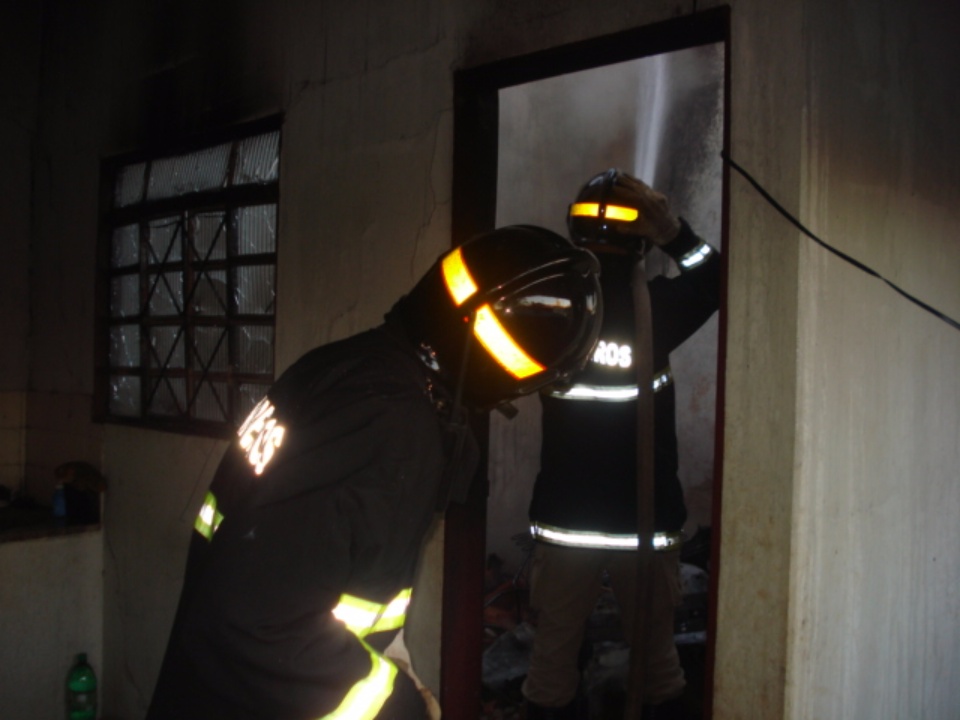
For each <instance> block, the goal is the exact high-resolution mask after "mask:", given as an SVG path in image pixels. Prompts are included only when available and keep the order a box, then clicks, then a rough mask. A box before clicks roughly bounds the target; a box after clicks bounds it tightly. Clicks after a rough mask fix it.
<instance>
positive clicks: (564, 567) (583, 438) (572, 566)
mask: <svg viewBox="0 0 960 720" xmlns="http://www.w3.org/2000/svg"><path fill="white" fill-rule="evenodd" d="M568 226H569V228H570V231H571V235H572V238H573V240H574V242H575V243H576V244H578V245H581V246H583V247H586V248H589V249H591V250H592V251H593V252H594V253H595V254H596V255H597V257H598V258H599V259H600V264H601V284H602V287H603V303H604V317H603V328H602V330H601V333H600V340H599V343H598V346H597V349H596V352H595V354H594V356H593V358H592V361H591V362H590V363H589V364H588V366H587V368H585V369H584V370H583V371H582V372H580V373H578V374H577V375H575V376H574V377H573V378H572V382H571V384H570V385H569V386H567V387H558V386H551V387H549V388H546V389H545V390H542V391H541V393H540V398H541V405H542V436H543V439H542V446H541V459H540V472H539V474H538V476H537V480H536V482H535V484H534V490H533V498H532V501H531V504H530V521H531V530H532V532H533V534H534V536H535V537H536V539H537V540H538V542H537V546H536V548H535V554H534V559H533V565H532V569H531V578H530V581H531V599H530V603H531V608H532V610H533V613H534V617H535V618H536V620H535V622H536V625H537V627H536V634H535V637H534V645H533V651H532V656H531V661H530V670H529V674H528V675H527V678H526V680H525V681H524V685H523V693H524V696H525V698H526V701H527V703H526V704H527V718H529V720H535V719H536V718H546V719H566V718H578V717H585V716H584V715H581V714H578V713H579V711H578V708H577V703H576V702H575V699H576V694H577V688H578V684H579V681H580V670H579V668H578V655H579V652H580V648H581V643H582V641H583V637H584V632H585V626H586V623H587V620H588V619H589V617H590V615H591V613H592V612H593V610H594V607H595V606H596V603H597V598H598V591H599V589H600V580H601V573H602V572H603V571H604V570H606V571H607V574H608V576H609V578H610V581H611V585H612V588H613V591H614V594H615V596H616V598H617V601H618V605H619V607H620V609H621V618H622V621H623V626H624V631H625V636H626V637H627V638H632V637H633V627H634V604H635V603H634V597H635V594H636V592H635V591H636V573H637V560H636V552H635V550H636V548H637V542H638V541H637V509H636V508H637V500H636V487H637V486H636V483H637V480H636V477H637V476H636V473H637V456H636V447H637V445H636V443H637V383H636V370H635V367H634V357H633V355H632V353H633V345H634V343H633V340H634V337H635V335H636V326H635V316H634V296H633V289H632V281H633V277H634V272H635V269H636V267H637V263H638V262H639V260H640V259H641V258H642V255H643V251H644V247H645V243H647V242H652V243H654V244H655V245H657V246H659V247H660V249H661V250H662V251H664V252H665V253H666V254H667V255H668V256H670V257H671V258H672V259H673V260H674V261H675V262H676V263H677V265H678V267H679V269H680V274H679V275H678V276H677V277H674V278H667V277H664V276H659V277H656V278H654V279H653V280H652V281H650V282H649V284H648V289H649V295H650V313H651V316H652V325H653V327H652V336H653V355H654V357H653V363H654V364H653V368H654V375H653V390H654V400H653V404H654V422H655V427H654V493H655V503H654V505H655V508H654V531H655V535H654V549H655V551H656V552H655V553H654V557H655V560H654V566H653V571H652V573H653V574H652V582H653V588H652V592H651V595H652V597H653V607H652V608H651V617H650V618H649V619H648V627H649V628H650V636H649V637H650V642H649V645H648V647H647V648H646V653H645V658H646V662H645V665H644V673H643V677H644V685H645V687H644V688H643V690H642V697H643V702H644V704H645V706H647V705H648V706H650V707H649V708H647V707H645V713H646V715H645V716H648V717H656V718H668V717H669V718H673V717H678V715H673V714H668V713H672V712H679V708H678V706H679V704H680V702H679V700H678V698H679V696H680V695H681V694H682V692H683V688H684V686H685V680H684V675H683V670H682V668H681V667H680V662H679V657H678V654H677V649H676V646H675V644H674V640H673V631H674V612H675V607H676V605H677V603H678V602H679V600H680V584H679V556H680V544H681V534H680V533H681V529H682V527H683V524H684V523H685V522H686V516H687V513H686V506H685V503H684V498H683V490H682V488H681V485H680V481H679V479H678V476H677V470H678V460H677V436H676V427H675V425H676V423H675V409H674V404H675V394H674V387H673V379H672V375H671V371H670V357H669V356H670V352H671V351H673V350H674V349H676V348H677V347H678V346H679V345H680V344H681V343H683V342H684V341H685V340H686V339H687V338H689V337H690V336H691V335H692V334H693V333H694V332H695V331H696V330H697V329H699V328H700V327H701V326H702V325H703V324H704V323H705V322H706V321H707V319H708V318H709V317H710V316H711V315H712V314H713V313H714V311H715V310H716V309H717V305H718V298H719V283H720V258H719V253H717V252H716V251H715V250H714V249H713V248H711V247H710V246H709V245H707V244H706V243H704V242H703V241H702V240H700V238H698V237H697V236H696V235H695V234H694V232H693V231H692V230H691V229H690V226H689V225H687V223H686V222H685V221H684V220H682V219H680V218H678V217H675V216H674V215H672V214H671V213H670V212H669V209H668V207H667V200H666V198H665V197H664V196H663V195H661V194H660V193H657V192H654V191H653V190H651V189H650V188H649V187H648V186H646V185H645V184H643V183H642V182H640V181H639V180H637V179H635V178H633V177H631V176H630V175H628V174H626V173H624V172H621V171H618V170H615V169H612V170H608V171H606V172H603V173H600V174H599V175H597V176H595V177H594V178H592V179H591V180H590V181H589V182H588V183H587V184H586V185H585V186H584V187H583V189H582V190H581V191H580V194H579V195H578V197H577V199H576V201H575V202H574V203H573V204H572V205H571V206H570V210H569V214H568ZM631 551H633V552H631Z"/></svg>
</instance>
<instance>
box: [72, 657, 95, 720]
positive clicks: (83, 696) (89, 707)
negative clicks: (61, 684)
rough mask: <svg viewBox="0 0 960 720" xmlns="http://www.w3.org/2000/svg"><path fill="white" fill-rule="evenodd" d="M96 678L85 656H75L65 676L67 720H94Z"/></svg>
mask: <svg viewBox="0 0 960 720" xmlns="http://www.w3.org/2000/svg"><path fill="white" fill-rule="evenodd" d="M96 718H97V676H96V675H95V674H94V672H93V668H92V667H90V664H89V663H88V662H87V654H86V653H80V654H79V655H77V658H76V662H75V663H74V664H73V667H72V668H70V672H69V674H68V675H67V720H96Z"/></svg>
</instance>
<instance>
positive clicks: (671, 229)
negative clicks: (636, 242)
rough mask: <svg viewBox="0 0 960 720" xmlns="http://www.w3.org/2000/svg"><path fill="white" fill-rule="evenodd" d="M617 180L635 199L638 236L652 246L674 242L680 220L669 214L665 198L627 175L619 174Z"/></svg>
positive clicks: (678, 230)
mask: <svg viewBox="0 0 960 720" xmlns="http://www.w3.org/2000/svg"><path fill="white" fill-rule="evenodd" d="M619 180H620V182H621V183H622V184H623V186H624V187H625V188H627V189H628V190H629V191H630V192H631V193H633V194H634V195H635V197H636V201H637V209H638V210H639V211H640V217H639V218H637V223H639V225H638V229H639V232H640V234H642V235H644V236H645V237H646V238H647V239H649V240H650V242H652V243H653V244H654V245H666V244H667V243H669V242H670V241H671V240H674V239H675V238H676V237H677V235H678V234H679V233H680V219H679V218H678V217H677V216H676V215H674V214H673V213H671V212H670V208H669V205H668V203H667V196H666V195H664V194H663V193H659V192H657V191H656V190H654V189H652V188H651V187H650V186H649V185H647V184H646V183H644V182H643V181H641V180H637V178H635V177H633V176H631V175H628V174H627V173H621V175H620V178H619Z"/></svg>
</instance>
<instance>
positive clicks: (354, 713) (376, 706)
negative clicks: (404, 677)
mask: <svg viewBox="0 0 960 720" xmlns="http://www.w3.org/2000/svg"><path fill="white" fill-rule="evenodd" d="M360 642H361V643H363V646H364V647H365V648H366V649H367V651H368V652H369V653H370V662H371V668H370V673H369V674H368V675H367V676H366V677H365V678H363V679H362V680H360V681H359V682H356V683H354V685H353V687H352V688H350V692H348V693H347V694H346V696H345V697H344V698H343V702H341V703H340V706H339V707H338V708H337V709H336V710H334V711H333V712H332V713H330V714H328V715H324V716H323V718H321V719H320V720H373V718H375V717H376V716H377V713H379V712H380V710H381V709H382V708H383V706H384V704H385V703H386V702H387V700H388V699H389V697H390V694H391V693H392V692H393V682H394V679H395V678H396V677H397V667H396V665H394V664H393V663H392V662H390V661H389V660H387V659H386V658H384V657H382V656H381V655H380V654H379V653H377V652H376V651H375V650H373V649H372V648H371V647H370V646H369V645H367V644H366V643H364V642H363V641H362V640H361V641H360Z"/></svg>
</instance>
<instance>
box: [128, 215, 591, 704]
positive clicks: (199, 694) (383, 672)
mask: <svg viewBox="0 0 960 720" xmlns="http://www.w3.org/2000/svg"><path fill="white" fill-rule="evenodd" d="M597 270H598V265H597V260H596V258H595V257H594V256H593V255H592V254H590V253H589V252H587V251H585V250H582V249H580V248H577V247H575V246H574V245H573V244H571V243H570V241H568V240H567V239H565V238H562V237H560V236H559V235H556V234H555V233H552V232H550V231H548V230H544V229H541V228H535V227H529V226H513V227H509V228H502V229H500V230H496V231H493V232H491V233H488V234H485V235H480V236H478V237H476V238H474V239H472V240H470V241H468V242H466V243H464V244H463V245H461V246H460V247H458V248H456V249H455V250H452V251H451V252H449V253H447V254H446V255H444V256H443V257H441V258H440V259H439V260H438V261H437V263H436V264H435V265H434V266H433V267H432V268H431V269H430V271H428V272H427V274H426V275H425V276H424V277H423V278H422V279H421V280H420V282H419V283H418V284H417V285H416V286H415V287H414V289H413V290H412V291H411V292H410V293H409V294H407V295H406V296H404V297H403V298H401V299H400V300H399V301H398V302H397V303H396V305H394V307H393V308H392V309H391V311H390V312H389V313H388V314H387V316H386V318H385V322H384V323H383V324H382V325H381V326H379V327H377V328H374V329H372V330H369V331H367V332H363V333H360V334H358V335H355V336H353V337H350V338H347V339H346V340H342V341H339V342H334V343H331V344H328V345H324V346H322V347H320V348H317V349H315V350H313V351H311V352H309V353H307V354H306V355H304V356H303V357H302V358H301V359H300V360H298V361H297V362H296V363H294V364H293V365H292V366H291V367H290V368H289V369H288V370H287V371H286V372H284V373H283V375H282V376H281V377H280V378H279V379H278V380H277V381H276V383H275V384H274V385H273V386H272V387H271V388H270V390H269V391H268V392H267V394H266V396H265V397H264V398H263V400H261V402H260V403H259V404H258V405H257V406H256V407H255V408H254V410H253V411H252V413H251V414H250V416H249V417H248V419H247V420H246V422H245V423H244V424H243V426H242V427H241V428H240V431H239V433H238V438H237V440H236V441H235V442H234V443H233V444H232V445H231V447H230V448H228V450H227V451H226V454H225V456H224V457H223V459H222V461H221V464H220V466H219V468H218V469H217V472H216V474H215V476H214V479H213V482H212V484H211V486H210V488H209V492H208V493H207V496H206V500H205V502H204V504H203V507H202V508H201V511H200V514H199V516H198V517H197V520H196V524H195V532H194V533H193V539H192V542H191V546H190V550H189V555H188V559H187V567H186V573H185V578H184V585H183V591H182V594H181V597H180V604H179V607H178V610H177V616H176V618H175V621H174V626H173V630H172V632H171V635H170V640H169V644H168V647H167V652H166V656H165V658H164V661H163V665H162V668H161V672H160V677H159V680H158V682H157V685H156V688H155V691H154V694H153V699H152V702H151V704H150V708H149V710H148V713H147V717H148V719H149V720H194V719H196V720H218V719H223V720H227V719H229V720H244V719H250V720H253V719H256V720H266V719H268V718H269V719H270V720H307V719H309V720H320V719H321V718H328V719H331V720H332V719H334V718H336V719H344V720H367V719H373V718H376V719H377V720H416V719H417V718H424V717H426V716H427V714H428V705H429V704H430V702H432V703H434V707H435V702H436V701H435V700H433V699H432V698H431V697H429V694H428V693H424V692H422V691H421V690H420V689H418V687H417V684H416V683H415V681H414V680H413V679H411V677H408V676H407V675H406V674H405V673H404V672H403V671H402V670H398V667H397V665H396V664H394V663H393V662H391V661H390V660H389V659H388V658H387V657H385V656H384V654H383V651H384V649H385V647H386V646H387V645H388V643H390V642H391V640H393V639H394V637H395V636H396V635H397V634H398V631H399V629H400V628H402V626H403V623H404V617H405V613H406V608H407V606H408V605H409V603H410V599H411V585H412V582H413V576H414V570H415V567H416V562H417V559H418V554H419V550H420V546H421V542H422V540H423V537H424V534H425V532H426V530H427V528H428V525H429V524H430V522H431V520H432V518H433V516H434V513H435V512H436V511H437V510H438V509H442V508H443V507H445V505H446V503H447V501H448V499H450V498H451V497H454V498H456V497H461V496H464V495H465V488H466V486H467V484H468V483H469V480H470V478H472V476H473V472H474V465H475V462H476V455H477V453H476V446H475V444H474V443H473V441H472V438H471V437H470V435H469V431H468V430H467V425H466V422H465V418H464V414H465V410H466V409H472V408H491V407H495V406H497V405H499V404H502V403H504V402H506V401H509V400H510V399H511V398H514V397H516V396H518V395H521V394H526V393H530V392H534V391H536V390H538V389H539V388H541V387H542V386H544V385H545V384H547V383H550V382H553V381H556V380H558V379H562V378H564V377H565V376H567V375H568V374H570V373H572V372H573V371H575V370H578V369H580V368H581V367H582V366H583V365H584V363H585V362H586V360H587V358H588V356H589V353H590V351H591V349H592V347H593V346H594V344H595V342H596V338H597V332H598V330H599V318H600V313H601V304H600V303H601V297H600V289H599V281H598V279H597ZM414 677H415V676H414ZM425 700H426V701H427V702H426V703H425Z"/></svg>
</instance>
